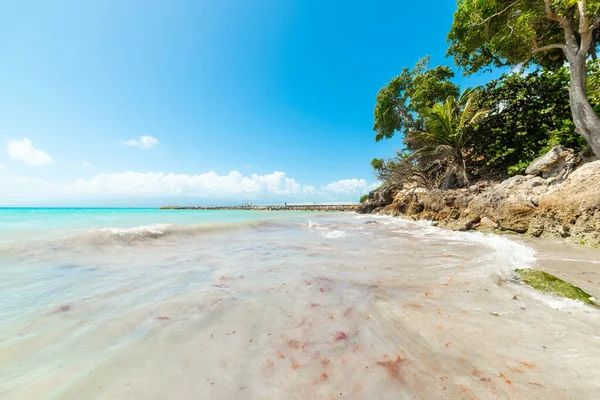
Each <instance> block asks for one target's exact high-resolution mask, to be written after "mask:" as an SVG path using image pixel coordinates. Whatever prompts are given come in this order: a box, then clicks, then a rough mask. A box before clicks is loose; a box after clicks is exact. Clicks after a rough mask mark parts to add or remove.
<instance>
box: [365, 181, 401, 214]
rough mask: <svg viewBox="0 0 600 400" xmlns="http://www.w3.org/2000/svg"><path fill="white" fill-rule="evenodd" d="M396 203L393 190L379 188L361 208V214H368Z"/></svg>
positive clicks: (370, 194) (372, 192) (371, 193)
mask: <svg viewBox="0 0 600 400" xmlns="http://www.w3.org/2000/svg"><path fill="white" fill-rule="evenodd" d="M393 201H394V190H393V189H392V188H389V187H387V188H379V189H375V190H373V191H371V192H370V193H369V197H368V198H367V200H366V201H365V202H364V203H363V204H362V205H361V206H360V213H362V214H368V213H371V212H373V211H375V210H377V209H381V208H383V207H385V206H387V205H390V204H392V202H393Z"/></svg>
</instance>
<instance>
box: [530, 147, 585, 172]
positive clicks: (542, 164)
mask: <svg viewBox="0 0 600 400" xmlns="http://www.w3.org/2000/svg"><path fill="white" fill-rule="evenodd" d="M576 164H577V156H576V155H575V152H574V151H573V150H571V149H567V148H565V147H564V146H556V147H553V148H552V149H551V150H550V151H549V152H548V153H546V154H544V155H543V156H541V157H538V158H536V159H535V160H533V162H532V163H531V164H530V165H529V167H527V170H526V171H525V173H526V174H527V175H541V176H542V177H543V178H550V177H555V176H556V177H559V178H564V177H565V176H566V175H567V174H568V173H569V172H570V171H571V170H572V169H573V168H574V167H575V165H576Z"/></svg>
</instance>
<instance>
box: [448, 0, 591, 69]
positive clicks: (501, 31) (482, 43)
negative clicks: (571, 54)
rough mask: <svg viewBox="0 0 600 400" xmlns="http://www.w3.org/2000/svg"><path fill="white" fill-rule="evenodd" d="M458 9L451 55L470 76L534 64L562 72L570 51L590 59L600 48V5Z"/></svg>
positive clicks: (538, 0) (469, 3) (473, 3)
mask: <svg viewBox="0 0 600 400" xmlns="http://www.w3.org/2000/svg"><path fill="white" fill-rule="evenodd" d="M457 6H458V9H457V10H456V13H455V14H454V22H453V24H452V29H451V31H450V33H449V34H448V41H449V42H450V47H449V48H448V55H451V56H453V57H454V60H455V61H456V63H457V65H459V66H460V67H462V68H463V69H464V71H465V72H466V73H468V74H470V73H473V72H476V71H479V70H481V69H482V68H486V67H487V68H490V67H501V66H506V65H516V64H521V63H525V64H527V63H530V62H535V64H537V65H540V66H544V67H548V68H559V67H561V66H563V64H564V63H565V61H567V58H566V53H565V50H566V47H567V45H571V46H574V47H576V51H577V50H580V49H581V50H583V51H584V52H585V53H586V54H587V53H588V52H591V53H593V54H595V49H596V47H597V45H598V39H599V37H598V35H597V30H598V28H599V25H600V15H599V14H600V0H587V1H575V0H459V1H458V4H457ZM571 40H575V43H569V42H571Z"/></svg>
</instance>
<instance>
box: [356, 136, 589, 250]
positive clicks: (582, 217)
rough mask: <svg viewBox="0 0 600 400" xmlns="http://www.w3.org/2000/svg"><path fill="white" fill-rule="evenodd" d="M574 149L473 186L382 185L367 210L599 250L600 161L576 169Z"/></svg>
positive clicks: (364, 208) (556, 151)
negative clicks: (563, 240)
mask: <svg viewBox="0 0 600 400" xmlns="http://www.w3.org/2000/svg"><path fill="white" fill-rule="evenodd" d="M576 164H577V162H576V157H575V156H574V155H573V153H572V151H570V150H568V149H565V148H562V147H560V146H559V147H557V148H554V149H552V150H551V152H550V153H548V154H547V155H545V156H543V157H540V159H538V160H536V161H534V162H533V163H532V165H531V167H530V168H528V170H527V173H529V175H526V176H521V175H518V176H514V177H512V178H510V179H508V180H506V181H503V182H501V183H491V182H480V183H478V184H477V185H473V186H471V187H470V188H469V189H458V190H430V191H427V190H424V189H414V188H413V189H402V190H395V191H394V190H392V189H389V188H384V189H378V190H377V191H374V192H372V193H371V194H370V195H369V199H368V200H367V201H366V202H365V203H363V204H362V206H361V212H363V213H371V212H375V213H382V214H390V215H405V216H409V217H412V218H413V219H419V220H431V221H434V224H435V225H437V226H440V227H443V228H448V229H453V230H471V229H477V230H499V231H507V232H516V233H522V234H527V235H530V236H535V237H539V236H542V237H562V238H568V239H569V240H571V241H574V242H576V243H579V244H584V245H588V246H592V247H598V248H600V161H595V162H590V163H586V164H584V165H582V166H580V167H579V168H577V169H575V170H573V168H574V167H575V165H576Z"/></svg>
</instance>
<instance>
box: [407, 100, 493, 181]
mask: <svg viewBox="0 0 600 400" xmlns="http://www.w3.org/2000/svg"><path fill="white" fill-rule="evenodd" d="M477 95H478V89H467V90H465V92H463V94H462V95H461V96H460V97H459V98H454V97H448V98H447V99H446V101H445V102H444V103H438V104H435V105H434V106H433V107H431V108H429V109H426V110H425V111H423V112H422V113H421V114H422V117H423V121H424V124H423V129H422V130H419V131H413V132H410V133H409V134H407V136H406V139H405V143H406V145H407V146H408V147H409V148H411V149H415V151H414V153H413V154H412V156H411V157H414V159H416V160H418V162H419V163H420V164H425V165H428V164H430V163H433V162H436V163H440V162H442V163H444V164H446V165H447V168H446V170H445V173H444V176H443V178H442V182H441V184H440V188H443V189H449V188H452V187H465V186H468V185H470V183H471V175H470V173H469V170H468V168H467V158H468V154H469V150H470V145H471V143H470V139H471V136H470V134H469V132H470V131H471V130H469V129H467V128H468V127H470V126H472V125H475V124H477V122H478V121H480V120H481V119H482V118H483V117H485V116H486V115H487V113H488V112H489V110H482V109H479V108H478V107H477V101H476V100H477Z"/></svg>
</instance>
